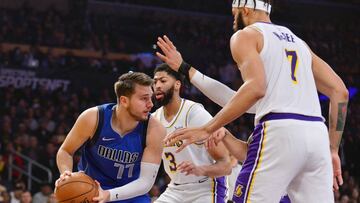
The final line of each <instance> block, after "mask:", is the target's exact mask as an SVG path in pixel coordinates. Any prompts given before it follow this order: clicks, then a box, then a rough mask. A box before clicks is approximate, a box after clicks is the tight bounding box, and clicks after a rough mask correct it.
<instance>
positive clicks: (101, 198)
mask: <svg viewBox="0 0 360 203" xmlns="http://www.w3.org/2000/svg"><path fill="white" fill-rule="evenodd" d="M95 183H96V185H97V188H98V190H99V195H98V196H97V197H94V198H93V199H92V200H93V201H94V202H98V203H105V202H108V201H110V192H109V191H107V190H103V189H102V188H101V185H100V183H99V182H98V181H97V180H95Z"/></svg>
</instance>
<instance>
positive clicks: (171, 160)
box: [165, 152, 176, 172]
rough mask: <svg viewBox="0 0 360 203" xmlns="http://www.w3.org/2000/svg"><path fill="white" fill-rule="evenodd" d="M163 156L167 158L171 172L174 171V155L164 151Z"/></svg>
mask: <svg viewBox="0 0 360 203" xmlns="http://www.w3.org/2000/svg"><path fill="white" fill-rule="evenodd" d="M165 157H166V159H167V160H169V162H170V163H169V169H170V171H171V172H175V171H176V162H175V156H174V155H173V154H172V153H170V152H166V153H165Z"/></svg>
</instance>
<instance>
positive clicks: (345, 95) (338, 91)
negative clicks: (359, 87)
mask: <svg viewBox="0 0 360 203" xmlns="http://www.w3.org/2000/svg"><path fill="white" fill-rule="evenodd" d="M331 95H332V97H334V98H339V99H341V100H342V101H348V100H349V91H348V90H347V89H346V87H345V86H342V87H338V88H334V89H333V91H332V94H331Z"/></svg>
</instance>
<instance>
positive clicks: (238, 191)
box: [233, 123, 264, 203]
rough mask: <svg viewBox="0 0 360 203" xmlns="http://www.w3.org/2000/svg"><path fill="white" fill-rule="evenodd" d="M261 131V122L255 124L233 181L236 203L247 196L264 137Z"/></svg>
mask: <svg viewBox="0 0 360 203" xmlns="http://www.w3.org/2000/svg"><path fill="white" fill-rule="evenodd" d="M263 131H264V127H263V123H259V124H258V125H256V127H255V130H254V132H253V135H252V136H253V138H252V141H251V142H250V143H249V146H248V149H249V150H248V152H247V156H246V160H245V162H244V165H243V167H242V169H241V171H240V174H239V176H238V178H237V180H236V183H235V189H234V196H233V201H234V202H236V203H240V202H241V203H242V202H244V199H245V198H246V196H247V193H248V189H249V186H250V183H251V179H252V177H253V174H254V171H255V169H256V165H257V163H258V159H259V156H260V151H261V144H262V140H263V137H264V136H263V135H264V133H263Z"/></svg>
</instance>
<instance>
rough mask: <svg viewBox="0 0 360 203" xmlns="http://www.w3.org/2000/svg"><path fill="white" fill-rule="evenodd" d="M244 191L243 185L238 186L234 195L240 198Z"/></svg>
mask: <svg viewBox="0 0 360 203" xmlns="http://www.w3.org/2000/svg"><path fill="white" fill-rule="evenodd" d="M242 189H243V186H242V185H237V186H236V189H235V191H234V195H235V196H236V197H240V196H241V195H242Z"/></svg>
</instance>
